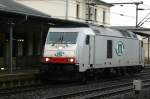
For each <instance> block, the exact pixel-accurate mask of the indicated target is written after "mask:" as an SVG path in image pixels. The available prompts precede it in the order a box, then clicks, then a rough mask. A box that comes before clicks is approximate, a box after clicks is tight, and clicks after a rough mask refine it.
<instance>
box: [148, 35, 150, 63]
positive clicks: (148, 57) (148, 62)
mask: <svg viewBox="0 0 150 99" xmlns="http://www.w3.org/2000/svg"><path fill="white" fill-rule="evenodd" d="M149 41H150V39H149V36H148V63H149Z"/></svg>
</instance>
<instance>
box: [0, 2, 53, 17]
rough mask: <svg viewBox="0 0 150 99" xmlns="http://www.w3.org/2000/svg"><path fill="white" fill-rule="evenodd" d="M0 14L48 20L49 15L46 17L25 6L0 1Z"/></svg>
mask: <svg viewBox="0 0 150 99" xmlns="http://www.w3.org/2000/svg"><path fill="white" fill-rule="evenodd" d="M0 12H8V13H12V14H15V15H26V16H32V17H40V18H50V16H49V15H46V14H44V13H42V12H40V11H37V10H34V9H32V8H29V7H26V6H25V5H22V4H20V3H17V2H16V1H14V0H0Z"/></svg>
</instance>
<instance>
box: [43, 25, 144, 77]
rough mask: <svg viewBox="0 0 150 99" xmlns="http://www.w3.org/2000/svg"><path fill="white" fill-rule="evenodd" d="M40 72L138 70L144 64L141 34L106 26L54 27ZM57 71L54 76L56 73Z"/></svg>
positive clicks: (87, 73) (73, 74)
mask: <svg viewBox="0 0 150 99" xmlns="http://www.w3.org/2000/svg"><path fill="white" fill-rule="evenodd" d="M42 64H43V65H42V66H41V74H44V76H47V78H49V79H50V78H53V77H56V75H57V76H58V77H60V76H70V77H71V78H73V77H77V75H78V74H79V75H82V76H88V77H94V76H100V75H103V74H105V75H107V74H108V73H110V72H112V71H113V72H115V73H116V74H117V73H118V74H120V73H121V74H122V75H124V74H125V73H133V72H135V73H137V72H140V71H141V70H142V67H143V66H144V54H143V44H142V38H141V37H140V36H139V35H137V34H135V33H133V32H131V31H125V30H116V29H111V28H106V27H103V26H92V25H87V26H82V27H80V26H79V27H78V26H76V27H63V26H62V27H52V28H50V29H49V32H48V34H47V38H46V42H45V45H44V49H43V56H42ZM54 75H55V76H54Z"/></svg>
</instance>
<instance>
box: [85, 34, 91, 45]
mask: <svg viewBox="0 0 150 99" xmlns="http://www.w3.org/2000/svg"><path fill="white" fill-rule="evenodd" d="M89 43H90V36H89V35H87V36H86V40H85V44H86V45H88V44H89Z"/></svg>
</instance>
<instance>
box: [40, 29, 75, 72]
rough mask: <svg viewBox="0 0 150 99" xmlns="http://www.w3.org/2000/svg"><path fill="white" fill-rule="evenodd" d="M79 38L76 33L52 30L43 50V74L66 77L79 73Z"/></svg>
mask: <svg viewBox="0 0 150 99" xmlns="http://www.w3.org/2000/svg"><path fill="white" fill-rule="evenodd" d="M77 37H78V32H76V31H71V32H70V31H66V29H57V28H56V29H55V28H51V29H50V31H49V32H48V35H47V38H46V42H45V46H44V50H43V57H42V64H43V65H42V66H41V72H44V73H49V74H63V75H64V72H65V73H66V72H72V71H77V70H78V67H77V66H76V64H77V61H78V60H77V57H76V56H77V44H76V41H77Z"/></svg>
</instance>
